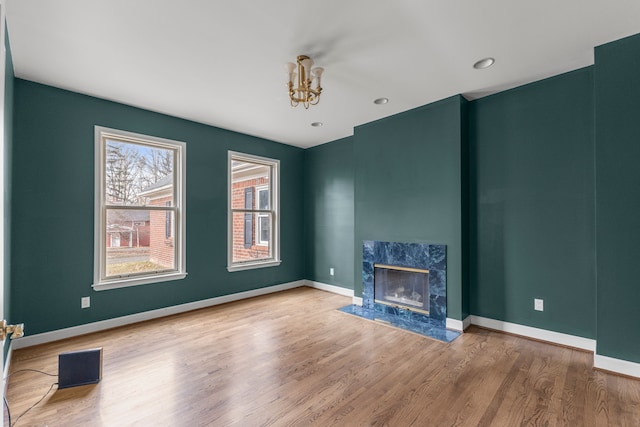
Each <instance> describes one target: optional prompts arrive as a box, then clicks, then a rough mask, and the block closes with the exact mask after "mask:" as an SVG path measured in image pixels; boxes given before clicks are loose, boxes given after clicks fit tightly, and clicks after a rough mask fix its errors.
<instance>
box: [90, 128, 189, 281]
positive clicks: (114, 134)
mask: <svg viewBox="0 0 640 427" xmlns="http://www.w3.org/2000/svg"><path fill="white" fill-rule="evenodd" d="M95 138H96V141H95V144H96V145H95V149H96V155H95V157H96V160H95V162H96V163H95V169H96V185H95V231H94V242H95V243H94V244H95V249H94V284H93V287H94V289H96V290H103V289H111V288H119V287H124V286H133V285H141V284H146V283H154V282H162V281H167V280H176V279H182V278H184V277H185V276H186V271H185V248H184V242H185V239H184V237H185V233H184V231H185V210H184V189H185V156H186V153H185V151H186V148H185V144H184V143H183V142H178V141H172V140H168V139H161V138H156V137H151V136H145V135H138V134H134V133H130V132H124V131H119V130H114V129H107V128H103V127H99V126H96V128H95Z"/></svg>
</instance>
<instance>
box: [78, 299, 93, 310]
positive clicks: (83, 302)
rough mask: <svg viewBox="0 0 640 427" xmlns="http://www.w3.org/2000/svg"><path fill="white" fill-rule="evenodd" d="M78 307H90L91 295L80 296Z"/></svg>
mask: <svg viewBox="0 0 640 427" xmlns="http://www.w3.org/2000/svg"><path fill="white" fill-rule="evenodd" d="M80 307H81V308H89V307H91V297H82V298H80Z"/></svg>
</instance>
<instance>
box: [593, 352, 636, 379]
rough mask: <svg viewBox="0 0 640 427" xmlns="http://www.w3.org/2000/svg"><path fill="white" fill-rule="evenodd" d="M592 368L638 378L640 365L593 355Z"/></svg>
mask: <svg viewBox="0 0 640 427" xmlns="http://www.w3.org/2000/svg"><path fill="white" fill-rule="evenodd" d="M593 367H594V368H597V369H604V370H605V371H610V372H615V373H617V374H622V375H628V376H630V377H636V378H640V363H636V362H629V361H627V360H622V359H614V358H613V357H608V356H601V355H599V354H594V355H593Z"/></svg>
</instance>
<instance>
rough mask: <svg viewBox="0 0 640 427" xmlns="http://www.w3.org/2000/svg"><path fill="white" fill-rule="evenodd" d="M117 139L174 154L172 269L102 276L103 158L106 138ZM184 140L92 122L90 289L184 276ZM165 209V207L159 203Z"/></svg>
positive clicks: (100, 289) (105, 216)
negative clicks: (92, 209) (93, 131)
mask: <svg viewBox="0 0 640 427" xmlns="http://www.w3.org/2000/svg"><path fill="white" fill-rule="evenodd" d="M107 139H110V140H117V141H122V142H125V143H135V144H143V145H150V146H154V147H158V148H165V149H170V150H173V151H174V152H175V153H176V154H175V155H176V159H175V168H174V200H175V202H174V206H173V207H172V208H171V209H172V210H173V212H174V217H173V218H174V221H175V227H174V230H175V234H176V236H174V245H175V246H176V253H175V263H176V268H175V270H171V271H168V272H167V271H162V272H157V273H154V272H150V273H148V274H136V275H131V276H119V277H116V278H108V277H107V276H106V258H107V252H106V239H107V236H106V234H107V233H105V231H104V230H106V221H107V208H106V206H107V205H106V200H105V193H106V191H105V184H106V182H105V181H106V179H105V163H106V161H105V159H106V141H107ZM186 151H187V148H186V144H185V143H184V142H181V141H173V140H170V139H164V138H158V137H154V136H148V135H141V134H137V133H132V132H126V131H122V130H117V129H110V128H106V127H102V126H95V167H94V169H95V178H94V179H95V196H94V198H95V207H94V267H93V275H94V277H93V285H92V286H93V289H94V290H96V291H102V290H107V289H117V288H123V287H128V286H137V285H146V284H149V283H159V282H166V281H169V280H179V279H184V278H185V277H186V276H187V272H186V246H185V235H186V212H185V194H186V192H185V190H186V154H187V153H186ZM131 208H132V209H135V208H137V209H143V210H153V208H152V207H150V206H136V207H131ZM162 209H163V210H166V209H167V208H166V207H162Z"/></svg>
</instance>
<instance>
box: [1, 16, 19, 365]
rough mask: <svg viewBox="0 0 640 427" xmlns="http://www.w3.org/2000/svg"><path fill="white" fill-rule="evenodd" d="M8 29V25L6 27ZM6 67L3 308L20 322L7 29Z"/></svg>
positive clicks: (10, 75)
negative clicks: (15, 309) (14, 279)
mask: <svg viewBox="0 0 640 427" xmlns="http://www.w3.org/2000/svg"><path fill="white" fill-rule="evenodd" d="M5 29H6V27H5ZM4 40H5V42H4V44H5V49H6V56H5V67H4V100H3V102H4V164H3V165H2V173H3V174H4V188H3V193H4V194H3V197H4V206H5V212H4V215H5V216H4V218H3V221H4V242H3V243H2V244H3V245H4V260H2V262H3V263H4V295H3V296H4V298H3V310H4V318H5V319H8V321H9V322H19V321H18V320H15V319H13V318H12V316H11V194H12V185H11V171H12V163H11V159H12V148H13V98H14V97H13V83H14V80H15V76H14V74H13V59H12V57H11V47H10V46H9V34H8V32H7V31H6V30H5V39H4ZM8 349H9V340H6V341H5V343H4V355H5V361H6V355H7V351H8Z"/></svg>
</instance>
